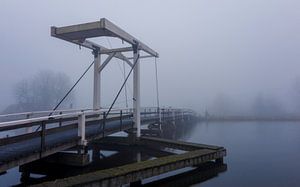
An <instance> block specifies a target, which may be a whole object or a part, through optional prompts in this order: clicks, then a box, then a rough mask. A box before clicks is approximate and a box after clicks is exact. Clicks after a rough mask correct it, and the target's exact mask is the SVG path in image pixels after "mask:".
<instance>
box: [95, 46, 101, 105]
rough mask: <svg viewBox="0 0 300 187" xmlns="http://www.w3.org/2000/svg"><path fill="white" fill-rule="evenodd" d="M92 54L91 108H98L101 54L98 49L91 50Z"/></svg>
mask: <svg viewBox="0 0 300 187" xmlns="http://www.w3.org/2000/svg"><path fill="white" fill-rule="evenodd" d="M93 55H94V97H93V109H94V110H99V109H100V106H101V103H100V88H101V72H100V71H99V68H100V66H101V54H100V53H99V51H96V50H95V51H93Z"/></svg>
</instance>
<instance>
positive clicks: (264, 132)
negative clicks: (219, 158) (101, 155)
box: [0, 122, 300, 187]
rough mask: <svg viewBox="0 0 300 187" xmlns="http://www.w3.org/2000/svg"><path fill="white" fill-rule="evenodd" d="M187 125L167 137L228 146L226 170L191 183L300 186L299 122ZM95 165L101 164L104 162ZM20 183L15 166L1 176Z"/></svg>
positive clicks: (3, 180) (10, 182)
mask: <svg viewBox="0 0 300 187" xmlns="http://www.w3.org/2000/svg"><path fill="white" fill-rule="evenodd" d="M190 127H191V128H188V129H178V131H177V133H176V135H174V134H173V135H171V136H170V138H176V137H177V138H180V139H181V140H185V141H190V142H196V143H204V144H212V145H220V146H224V147H225V148H226V149H227V157H225V160H224V163H225V164H227V170H226V171H225V172H221V173H219V174H218V175H217V176H216V177H210V179H208V180H205V181H204V182H201V184H200V183H199V184H195V185H194V186H201V187H210V186H221V187H222V186H300V172H299V171H300V162H299V158H300V122H209V123H198V124H195V125H191V126H190ZM125 155H127V156H128V153H126V154H125ZM122 157H124V155H123V156H122ZM126 160H128V159H127V158H126ZM96 163H97V162H96ZM101 164H102V165H101ZM98 165H101V167H99V168H102V166H103V163H102V162H99V163H98ZM93 166H94V167H98V166H97V164H93ZM87 169H93V168H87ZM33 176H34V175H33ZM196 177H197V176H196ZM183 178H184V179H185V180H190V179H188V178H187V177H186V176H183ZM176 179H177V180H181V179H179V178H178V177H176V178H174V180H176ZM172 180H173V179H172ZM19 183H20V173H19V172H18V168H14V169H11V170H9V171H8V173H7V174H5V175H1V176H0V186H8V185H16V184H19ZM170 185H171V186H172V184H169V186H170ZM152 186H153V185H152ZM154 186H159V185H157V184H154ZM160 186H165V185H164V184H160Z"/></svg>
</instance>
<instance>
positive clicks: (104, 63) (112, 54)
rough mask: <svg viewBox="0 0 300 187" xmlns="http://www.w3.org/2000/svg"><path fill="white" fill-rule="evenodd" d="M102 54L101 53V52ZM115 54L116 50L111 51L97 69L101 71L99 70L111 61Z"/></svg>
mask: <svg viewBox="0 0 300 187" xmlns="http://www.w3.org/2000/svg"><path fill="white" fill-rule="evenodd" d="M101 54H102V53H101ZM115 55H116V52H113V53H111V54H110V55H109V56H108V57H107V58H106V59H105V61H104V62H103V63H102V64H101V65H100V67H99V69H98V71H99V73H101V71H102V70H103V69H104V68H105V66H106V65H107V64H108V63H109V62H110V61H111V59H112V58H113V57H114V56H115Z"/></svg>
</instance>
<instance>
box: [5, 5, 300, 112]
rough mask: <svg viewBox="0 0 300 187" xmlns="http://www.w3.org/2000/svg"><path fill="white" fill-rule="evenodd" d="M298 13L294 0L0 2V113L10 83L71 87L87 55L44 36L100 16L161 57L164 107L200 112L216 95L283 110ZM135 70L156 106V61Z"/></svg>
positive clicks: (109, 73)
mask: <svg viewBox="0 0 300 187" xmlns="http://www.w3.org/2000/svg"><path fill="white" fill-rule="evenodd" d="M299 10H300V1H299V0H264V1H261V0H243V1H241V0H194V1H192V0H189V1H183V0H182V1H175V0H169V1H167V0H164V1H161V0H157V1H154V0H153V1H141V0H139V1H138V0H137V1H124V0H120V1H113V0H111V1H99V0H95V1H75V0H72V1H71V0H69V1H61V0H51V1H50V0H49V1H47V2H46V1H31V0H27V1H17V0H1V1H0V24H1V26H0V28H1V30H0V33H1V42H0V89H1V92H0V99H1V102H0V110H1V109H3V108H4V107H6V106H8V105H9V104H11V103H13V102H14V97H13V86H14V84H15V83H17V82H18V81H20V80H22V79H26V78H28V77H30V76H33V75H34V74H35V73H37V72H38V71H41V70H47V69H50V70H52V71H61V72H64V73H66V74H67V75H68V76H69V77H70V78H71V79H72V81H73V82H74V81H75V80H76V79H77V78H78V77H79V76H80V75H81V73H82V72H83V71H84V69H85V68H86V67H87V66H88V65H89V63H90V62H91V61H92V59H93V56H92V55H91V52H90V51H89V50H87V49H82V50H79V48H78V46H75V45H74V44H70V43H67V42H65V41H62V40H58V39H56V38H53V37H51V36H50V26H53V25H55V26H64V25H70V24H77V23H84V22H91V21H97V20H99V19H100V18H102V17H105V18H107V19H109V20H110V21H112V22H113V23H115V24H117V25H119V26H120V27H121V28H123V29H124V30H126V31H127V32H129V33H131V34H132V35H133V36H135V37H137V38H138V39H140V40H141V41H143V42H144V43H146V44H147V45H149V46H150V47H151V48H153V49H155V50H156V51H158V52H159V54H160V58H159V59H158V67H159V88H160V100H161V103H162V105H165V106H175V107H189V108H193V109H196V110H198V111H203V110H204V109H205V108H209V106H210V105H211V103H212V102H213V100H214V98H215V97H216V96H217V95H220V94H226V95H228V96H229V97H231V98H233V99H234V100H235V102H237V103H245V104H246V103H250V102H251V101H252V100H253V98H254V97H255V96H256V95H257V94H259V93H260V94H261V93H262V94H266V95H272V96H274V97H276V98H278V99H280V100H282V101H284V102H287V103H288V102H289V101H288V98H290V90H291V87H292V84H293V82H294V81H295V79H296V78H297V77H300V64H299V60H300V11H299ZM99 41H100V40H99ZM101 41H102V42H103V43H102V44H103V45H105V46H108V41H107V40H101ZM110 42H111V43H112V45H113V47H120V46H122V43H121V41H119V40H113V39H112V40H110ZM118 63H121V62H119V61H118V60H113V61H112V62H111V63H110V64H109V66H108V67H107V69H106V70H105V71H104V73H103V79H102V82H103V86H102V89H103V91H102V92H103V95H102V100H103V103H104V105H109V104H110V103H111V102H112V99H113V96H114V95H115V94H116V91H117V90H118V89H119V88H120V86H121V83H122V74H121V71H120V68H119V65H118ZM141 63H142V72H141V76H142V81H141V84H142V105H144V106H146V105H147V106H151V105H152V106H153V105H155V79H154V78H155V77H154V75H155V74H154V73H155V72H154V59H148V60H142V61H141ZM92 84H93V82H92V71H90V72H89V74H87V76H86V78H85V79H84V80H83V81H82V82H81V83H80V85H79V87H78V88H77V89H76V92H77V95H78V98H77V100H78V105H80V106H92ZM131 89H132V86H131ZM129 94H130V92H129ZM120 100H124V98H121V99H120Z"/></svg>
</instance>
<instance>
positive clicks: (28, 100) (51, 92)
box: [5, 71, 74, 113]
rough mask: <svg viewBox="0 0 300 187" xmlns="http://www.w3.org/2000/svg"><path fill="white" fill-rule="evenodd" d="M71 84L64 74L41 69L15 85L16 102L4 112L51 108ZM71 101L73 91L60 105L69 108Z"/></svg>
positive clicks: (72, 100) (72, 99)
mask: <svg viewBox="0 0 300 187" xmlns="http://www.w3.org/2000/svg"><path fill="white" fill-rule="evenodd" d="M71 86H72V85H71V81H70V78H69V77H68V76H67V75H66V74H64V73H60V72H58V73H56V72H52V71H41V72H39V73H37V74H36V75H35V76H34V77H32V78H29V79H26V80H22V81H20V82H19V83H17V84H16V85H15V89H14V94H15V100H16V104H14V105H11V106H9V107H8V108H7V109H6V111H5V112H6V113H10V112H21V111H37V110H51V109H53V107H54V106H55V105H56V104H57V103H58V102H59V101H60V99H61V98H62V97H63V96H64V95H65V94H66V93H67V91H68V90H69V89H70V88H71ZM72 102H74V93H71V94H70V95H69V96H68V97H67V98H66V100H65V101H64V102H63V103H62V105H61V106H60V107H61V108H70V105H71V104H72Z"/></svg>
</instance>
